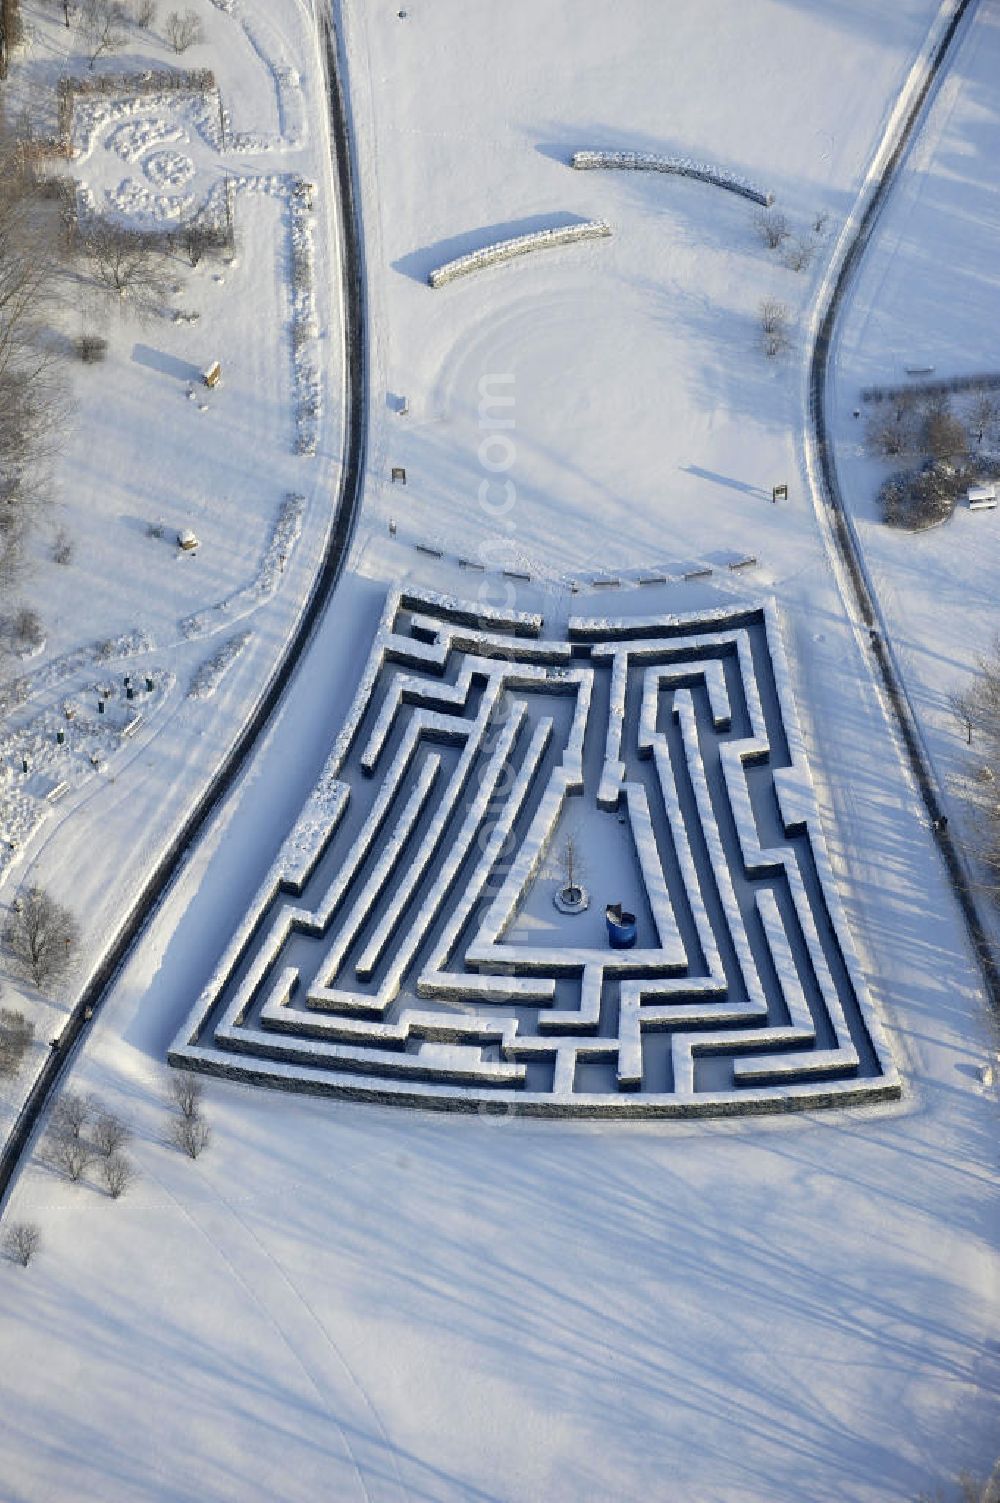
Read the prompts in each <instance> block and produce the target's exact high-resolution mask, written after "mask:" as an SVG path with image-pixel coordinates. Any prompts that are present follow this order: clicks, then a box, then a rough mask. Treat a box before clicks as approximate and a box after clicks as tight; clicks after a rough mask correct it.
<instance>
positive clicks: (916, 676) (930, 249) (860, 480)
mask: <svg viewBox="0 0 1000 1503" xmlns="http://www.w3.org/2000/svg"><path fill="white" fill-rule="evenodd" d="M998 68H1000V14H998V12H997V10H996V7H994V6H990V5H982V6H979V7H978V8H977V9H975V11H974V13H973V17H972V19H971V22H970V24H969V25H968V26H967V28H966V29H965V31H964V34H963V37H962V40H961V42H960V44H959V46H958V47H957V49H956V51H955V53H954V56H953V59H952V61H951V64H950V66H949V69H948V74H947V77H946V78H945V79H944V81H943V83H942V85H941V89H940V91H939V93H938V95H937V97H936V99H935V101H934V104H933V108H932V109H931V111H930V113H929V116H928V118H927V120H926V122H925V123H924V125H923V127H922V129H921V132H920V136H919V139H918V140H917V142H916V143H915V146H914V149H913V151H912V152H911V154H910V156H909V158H908V160H907V163H906V166H905V169H904V171H903V173H902V175H901V178H900V181H899V183H898V185H897V187H896V189H895V191H894V193H893V195H892V197H891V199H890V200H889V203H888V205H887V207H886V210H885V213H884V214H883V217H882V219H881V222H880V225H879V229H878V232H877V234H876V236H875V239H874V242H873V244H872V246H871V248H870V250H869V253H868V255H867V256H866V258H865V261H864V264H863V266H862V270H861V274H860V276H859V278H858V282H857V285H856V287H855V288H854V290H853V292H852V294H851V298H850V301H849V304H848V310H847V316H846V317H845V319H844V322H843V327H842V333H841V337H840V340H839V345H838V349H837V352H836V381H835V382H833V383H831V384H832V396H833V402H832V409H831V428H832V431H833V432H834V433H835V434H836V436H837V456H838V465H839V468H840V473H841V480H842V485H843V489H844V494H845V496H846V497H847V499H848V502H849V504H850V506H851V508H852V511H853V515H854V518H855V523H856V526H857V528H858V532H859V535H860V538H861V543H862V546H863V549H864V552H865V555H866V558H867V560H868V565H869V568H870V571H871V574H872V577H873V579H874V581H875V584H876V588H877V591H878V596H879V599H880V601H881V602H882V606H883V609H884V612H885V617H886V622H887V625H888V630H889V634H890V636H891V638H892V641H893V643H894V645H895V648H896V652H897V654H898V657H899V660H900V663H901V666H902V668H903V671H904V675H905V678H906V682H907V685H908V687H909V690H910V693H911V695H912V698H913V702H914V707H915V709H916V712H917V715H918V718H919V720H920V723H921V726H922V729H923V731H924V735H925V737H926V740H927V744H928V748H929V751H930V753H931V756H932V759H933V762H934V764H935V766H936V768H937V771H938V776H939V778H940V779H941V782H942V784H943V785H944V787H945V788H947V787H948V785H949V783H950V782H952V781H953V780H955V779H956V778H957V777H958V776H959V775H960V774H961V773H962V772H963V771H964V770H966V769H967V767H968V766H969V762H970V760H971V758H972V757H974V755H975V750H974V749H973V751H972V753H971V754H970V753H969V751H968V749H967V747H966V743H965V734H964V727H963V726H962V724H961V723H960V722H959V720H958V719H957V718H956V717H955V715H954V714H953V713H952V712H951V709H950V706H949V697H950V696H951V695H952V694H954V693H955V692H956V691H959V690H961V689H963V688H964V687H965V686H966V684H967V682H968V679H969V676H970V674H971V673H972V671H973V670H974V669H975V666H976V664H977V661H978V659H979V658H980V657H981V656H982V655H984V654H986V653H988V652H989V650H990V648H991V645H992V643H993V641H994V640H995V638H996V636H997V633H998V631H1000V613H998V611H997V600H998V594H1000V588H998V577H1000V511H986V512H970V511H969V510H968V508H967V507H966V506H965V505H961V504H960V505H959V506H958V507H957V508H956V510H955V513H954V515H953V516H952V518H951V520H950V521H949V522H947V523H946V524H945V525H944V526H942V527H939V528H935V529H931V530H930V531H928V532H925V533H921V534H918V535H916V536H911V535H909V534H906V533H900V532H896V531H893V530H892V529H890V528H887V527H885V526H883V524H882V523H881V521H880V520H879V518H878V511H877V506H876V504H875V494H876V491H877V489H878V486H879V484H880V482H881V480H882V479H883V477H884V476H885V475H886V474H888V473H889V472H890V469H891V466H890V465H888V464H883V463H879V462H878V461H875V460H873V459H870V458H868V457H867V456H866V455H865V453H864V452H863V434H862V432H861V431H860V430H861V427H862V424H863V422H864V419H865V417H866V411H865V409H864V406H863V404H862V402H861V400H860V392H861V390H862V388H864V387H867V386H870V385H872V384H877V383H880V384H882V385H905V384H908V378H907V374H906V371H907V367H913V368H922V367H923V368H926V367H933V372H932V375H931V376H930V377H925V378H923V379H938V378H947V377H949V376H953V375H955V376H960V375H969V374H972V373H979V372H988V371H996V370H998V368H1000V360H998V356H997V348H996V341H995V338H994V334H993V331H994V330H995V328H996V326H997V320H998V319H1000V268H998V266H997V256H996V226H997V223H998V217H1000V180H998V177H997V174H996V172H995V171H993V164H994V163H995V162H996V161H997V160H998V156H1000V117H998V115H997V111H996V108H995V103H996V101H995V94H994V80H995V79H996V76H997V69H998ZM920 379H921V378H919V377H918V378H910V380H911V381H912V384H914V385H919V382H920ZM960 400H961V399H960ZM859 407H860V408H862V416H861V419H860V420H855V419H854V417H853V412H854V410H855V409H856V408H859ZM992 447H993V449H994V450H995V448H996V443H995V442H994V443H993V444H992ZM953 809H954V812H955V813H956V814H958V815H959V817H961V814H962V806H961V801H960V800H956V801H955V803H954V804H953ZM974 834H975V832H974V831H973V830H971V829H969V828H968V827H966V837H967V838H970V837H972V838H974Z"/></svg>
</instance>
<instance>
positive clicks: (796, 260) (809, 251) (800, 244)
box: [781, 239, 816, 271]
mask: <svg viewBox="0 0 1000 1503" xmlns="http://www.w3.org/2000/svg"><path fill="white" fill-rule="evenodd" d="M815 253H816V247H815V246H814V245H813V243H812V241H811V240H798V239H789V241H788V243H787V244H786V246H785V248H784V251H783V252H782V256H781V260H782V264H783V265H784V266H787V267H788V269H789V271H807V270H808V268H809V267H810V266H811V265H812V258H813V256H814V255H815Z"/></svg>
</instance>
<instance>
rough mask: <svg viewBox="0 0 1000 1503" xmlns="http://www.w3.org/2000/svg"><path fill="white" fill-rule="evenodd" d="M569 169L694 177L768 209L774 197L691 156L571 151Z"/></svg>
mask: <svg viewBox="0 0 1000 1503" xmlns="http://www.w3.org/2000/svg"><path fill="white" fill-rule="evenodd" d="M572 161H573V166H574V167H576V168H579V169H584V170H585V169H587V168H593V167H616V168H620V169H624V170H626V171H630V172H672V173H674V174H675V175H676V176H677V177H694V178H697V179H698V180H699V182H702V183H712V184H713V185H714V186H715V187H716V188H725V189H726V190H727V192H729V193H738V194H740V196H741V197H742V198H749V199H752V201H753V202H754V203H757V204H763V205H764V207H765V208H768V207H769V206H770V205H771V204H772V203H773V202H774V194H773V193H767V192H766V191H765V190H764V189H763V188H758V187H757V185H756V183H751V182H749V181H748V180H747V179H746V178H745V177H738V176H737V175H736V173H735V172H727V171H726V169H725V168H724V167H712V166H710V165H709V164H708V163H707V162H695V161H693V160H692V158H691V157H668V156H660V155H657V154H656V153H655V152H650V151H574V153H573V158H572Z"/></svg>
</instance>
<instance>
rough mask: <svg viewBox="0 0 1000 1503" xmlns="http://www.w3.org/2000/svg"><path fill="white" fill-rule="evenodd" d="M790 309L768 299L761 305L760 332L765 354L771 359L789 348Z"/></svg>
mask: <svg viewBox="0 0 1000 1503" xmlns="http://www.w3.org/2000/svg"><path fill="white" fill-rule="evenodd" d="M789 317H790V315H789V312H788V308H787V306H786V305H785V304H784V303H778V302H775V301H774V300H773V299H766V300H765V301H764V302H762V303H761V305H760V331H761V337H762V340H763V344H764V354H765V355H767V356H768V358H769V359H770V358H771V357H773V356H774V355H780V353H781V351H782V350H786V349H787V348H788V321H789Z"/></svg>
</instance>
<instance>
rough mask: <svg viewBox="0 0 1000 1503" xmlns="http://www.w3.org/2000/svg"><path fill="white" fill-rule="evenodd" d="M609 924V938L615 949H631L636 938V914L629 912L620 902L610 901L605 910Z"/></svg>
mask: <svg viewBox="0 0 1000 1503" xmlns="http://www.w3.org/2000/svg"><path fill="white" fill-rule="evenodd" d="M604 917H605V919H606V920H607V924H608V939H609V940H610V942H611V948H612V949H613V950H631V948H632V946H633V945H634V944H635V940H636V923H635V914H634V913H629V912H628V911H627V910H626V909H624V908H623V907H622V905H621V904H620V903H609V904H608V906H607V908H605V910H604Z"/></svg>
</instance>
